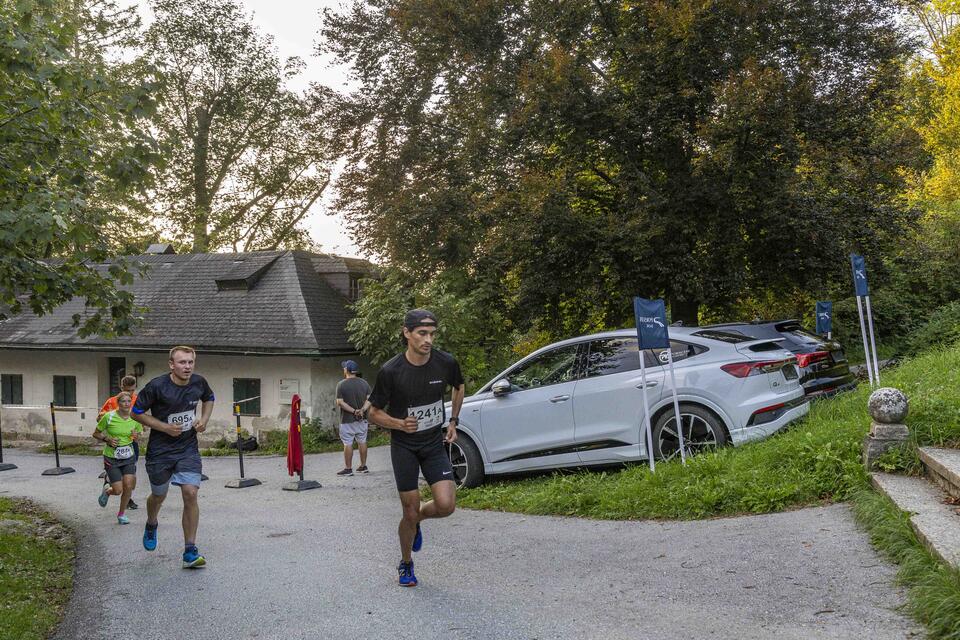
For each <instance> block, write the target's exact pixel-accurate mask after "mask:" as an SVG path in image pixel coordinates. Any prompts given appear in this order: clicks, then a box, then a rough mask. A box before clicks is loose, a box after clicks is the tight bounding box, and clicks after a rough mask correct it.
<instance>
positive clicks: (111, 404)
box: [97, 376, 137, 422]
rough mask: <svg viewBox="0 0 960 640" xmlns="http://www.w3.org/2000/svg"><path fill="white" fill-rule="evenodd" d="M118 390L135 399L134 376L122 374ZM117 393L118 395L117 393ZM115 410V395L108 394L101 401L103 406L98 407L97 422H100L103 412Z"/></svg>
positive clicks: (135, 383) (135, 382) (135, 385)
mask: <svg viewBox="0 0 960 640" xmlns="http://www.w3.org/2000/svg"><path fill="white" fill-rule="evenodd" d="M120 392H121V393H124V392H126V393H129V394H130V396H131V397H132V398H133V402H136V401H137V378H136V377H135V376H123V378H122V379H121V380H120ZM117 395H120V394H119V393H118V394H117ZM116 410H117V396H110V397H109V398H107V401H106V402H104V403H103V406H102V407H100V413H98V414H97V422H100V419H101V418H103V416H104V414H106V413H108V412H110V411H116Z"/></svg>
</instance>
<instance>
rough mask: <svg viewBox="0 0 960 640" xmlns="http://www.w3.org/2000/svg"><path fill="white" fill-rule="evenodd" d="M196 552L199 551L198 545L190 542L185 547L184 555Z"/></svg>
mask: <svg viewBox="0 0 960 640" xmlns="http://www.w3.org/2000/svg"><path fill="white" fill-rule="evenodd" d="M196 550H197V545H195V544H194V543H192V542H189V543H187V544H185V545H183V552H184V553H189V552H190V551H196Z"/></svg>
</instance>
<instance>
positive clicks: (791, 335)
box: [780, 327, 827, 347]
mask: <svg viewBox="0 0 960 640" xmlns="http://www.w3.org/2000/svg"><path fill="white" fill-rule="evenodd" d="M780 333H781V334H782V335H783V336H784V337H785V338H786V339H787V340H789V341H790V342H792V343H794V344H798V345H803V346H809V347H826V344H827V343H826V342H824V341H823V339H822V338H820V337H819V336H817V335H816V334H813V333H810V332H809V331H804V330H803V329H801V328H800V327H796V328H789V329H785V330H781V332H780Z"/></svg>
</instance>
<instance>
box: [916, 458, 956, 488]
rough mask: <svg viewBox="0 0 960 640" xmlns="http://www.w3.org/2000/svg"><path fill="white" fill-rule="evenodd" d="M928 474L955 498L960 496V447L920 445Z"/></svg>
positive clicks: (921, 459)
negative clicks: (946, 447) (948, 447)
mask: <svg viewBox="0 0 960 640" xmlns="http://www.w3.org/2000/svg"><path fill="white" fill-rule="evenodd" d="M920 461H921V462H923V466H924V467H926V469H927V476H929V477H930V479H931V480H933V481H934V482H936V483H937V484H938V485H940V488H942V489H943V490H944V491H946V492H947V493H949V494H950V495H951V496H953V497H954V498H960V449H937V448H935V447H920Z"/></svg>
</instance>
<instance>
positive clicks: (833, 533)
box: [0, 448, 922, 640]
mask: <svg viewBox="0 0 960 640" xmlns="http://www.w3.org/2000/svg"><path fill="white" fill-rule="evenodd" d="M5 459H6V461H8V462H14V463H15V464H17V465H19V467H20V468H19V469H17V470H14V471H4V472H2V473H0V495H12V496H25V497H29V498H33V499H35V500H38V501H40V502H41V503H43V504H45V505H47V506H48V507H50V508H51V509H53V510H54V511H55V512H57V513H59V514H60V515H61V517H63V518H64V520H65V521H66V522H68V523H69V524H71V525H72V526H73V527H74V528H75V529H76V530H77V531H78V533H79V536H80V540H79V546H78V554H79V555H78V562H77V568H76V588H75V592H74V596H73V598H72V600H71V602H70V606H69V608H68V611H67V615H66V618H65V620H64V622H63V624H62V625H61V626H60V628H59V630H58V632H57V634H56V635H55V638H56V639H57V640H65V639H73V638H83V639H84V640H93V639H100V638H103V639H110V640H116V638H137V639H138V640H140V639H142V640H151V639H158V640H159V639H163V640H170V639H173V638H186V639H188V640H207V639H210V640H214V639H216V640H222V639H231V640H234V639H241V638H261V639H276V640H281V639H282V640H296V639H301V638H302V639H308V638H309V639H313V638H337V639H338V640H347V639H351V638H418V639H424V640H429V639H434V638H437V639H440V638H442V639H444V640H450V639H452V638H464V639H468V638H470V639H473V638H484V639H499V638H523V639H529V640H532V639H546V638H591V639H592V638H596V639H597V640H616V639H620V638H623V639H625V640H626V639H629V640H642V639H645V638H650V639H653V638H656V639H657V640H661V639H673V638H676V639H688V638H738V639H747V638H777V639H778V640H787V639H794V638H796V639H798V640H799V639H803V640H808V639H811V638H844V639H845V638H871V639H873V640H880V639H884V638H905V637H919V636H922V630H921V629H919V628H918V627H917V626H916V625H914V624H913V623H911V622H910V621H909V620H907V619H906V618H905V617H904V616H903V615H902V614H900V613H899V612H898V611H897V607H898V606H899V605H900V604H901V603H902V601H903V594H902V593H901V592H900V591H899V590H898V589H897V588H895V587H894V586H893V575H894V569H893V567H891V566H890V565H889V564H888V563H886V562H885V561H883V560H882V559H881V558H879V557H878V556H877V554H876V553H875V552H874V551H873V550H872V548H871V547H870V545H869V543H868V541H867V538H866V535H865V534H864V533H863V532H862V531H860V530H859V529H857V527H856V526H855V524H854V522H853V519H852V517H851V514H850V511H849V509H848V507H847V506H845V505H834V506H829V507H823V508H815V509H804V510H800V511H792V512H789V513H780V514H773V515H765V516H752V517H742V518H728V519H719V520H709V521H701V522H604V521H595V520H580V519H574V518H552V517H534V516H522V515H516V514H507V513H490V512H480V511H467V510H461V511H458V512H456V513H455V514H453V516H451V517H450V518H447V519H446V520H443V521H429V522H427V523H425V525H424V534H425V543H424V548H423V551H421V552H420V553H418V554H416V556H415V560H416V569H417V577H418V578H419V580H420V585H419V586H418V587H416V588H415V589H401V588H399V587H398V586H397V585H396V563H397V561H398V559H399V551H398V550H397V542H396V525H397V521H398V519H399V514H400V508H399V502H398V500H397V498H396V492H395V490H394V487H393V476H392V473H391V471H390V460H389V451H388V450H387V449H386V448H378V449H372V450H371V453H370V462H369V464H370V467H371V469H373V470H374V471H373V472H372V473H370V474H369V475H366V476H354V477H352V478H337V477H335V476H334V473H335V472H336V471H337V470H338V469H339V468H340V465H341V464H342V459H341V458H340V456H339V455H338V454H324V455H316V456H308V458H307V470H308V473H307V477H308V478H314V479H319V480H320V481H321V482H322V483H323V485H324V486H323V488H322V489H317V490H313V491H308V492H304V493H299V494H298V493H293V492H286V491H280V485H281V484H282V483H283V482H284V481H286V480H287V479H288V478H287V476H286V467H285V461H284V459H282V458H276V457H270V458H247V459H246V462H247V465H246V468H247V475H248V476H252V477H256V478H259V479H260V480H262V481H263V483H264V484H263V486H259V487H253V488H249V489H239V490H238V489H226V488H224V484H225V483H226V481H227V480H230V479H232V478H234V477H236V475H237V463H236V460H235V459H228V458H205V459H204V471H205V472H206V473H207V474H208V475H209V476H210V480H209V481H208V482H205V483H204V484H203V488H202V489H201V492H200V508H201V521H200V534H199V538H200V539H199V541H198V543H199V546H200V549H201V551H202V552H203V554H204V555H205V556H206V558H207V560H208V562H209V565H208V567H207V568H205V569H202V570H199V571H185V570H182V569H181V568H180V566H179V561H180V553H181V552H182V546H181V544H182V533H181V530H180V524H179V521H180V510H181V503H180V497H179V495H178V493H175V492H174V491H171V495H170V497H169V498H168V499H167V503H166V505H165V506H164V510H163V511H162V512H161V514H160V545H159V547H158V549H157V551H155V552H153V553H150V552H147V551H144V550H143V548H142V546H141V542H140V539H141V535H142V525H143V522H144V520H145V518H146V509H145V502H146V496H147V491H148V485H147V481H146V473H145V472H143V468H142V463H141V470H140V475H139V480H140V482H141V484H140V486H139V487H138V488H137V491H136V492H135V494H134V495H135V497H136V500H137V501H138V502H139V503H140V505H141V508H140V509H139V510H137V511H132V512H129V514H130V516H131V520H132V521H133V522H132V524H131V525H130V526H126V527H121V526H119V525H117V524H116V518H115V517H114V515H113V514H114V513H115V511H114V509H115V508H116V503H115V502H112V503H111V504H110V505H109V506H108V507H107V509H100V508H99V507H98V506H97V504H96V497H97V494H98V488H99V481H98V480H97V477H96V476H97V474H98V473H99V471H100V462H99V459H98V458H87V457H79V456H65V457H64V458H63V461H62V464H63V465H64V466H67V465H69V466H72V467H74V468H76V470H77V473H73V474H69V475H65V476H59V477H42V476H41V475H40V472H41V471H42V470H43V469H45V468H48V467H51V466H53V462H52V456H49V455H46V456H41V455H38V454H33V453H26V452H21V451H18V450H15V449H10V450H7V451H5ZM111 500H115V498H113V499H111Z"/></svg>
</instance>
